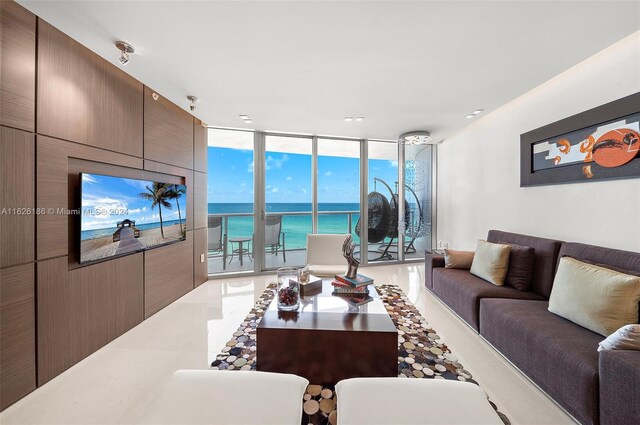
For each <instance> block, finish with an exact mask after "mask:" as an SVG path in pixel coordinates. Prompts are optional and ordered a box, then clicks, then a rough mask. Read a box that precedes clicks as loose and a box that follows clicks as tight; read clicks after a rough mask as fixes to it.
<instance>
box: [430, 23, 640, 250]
mask: <svg viewBox="0 0 640 425" xmlns="http://www.w3.org/2000/svg"><path fill="white" fill-rule="evenodd" d="M513 78H517V76H515V75H514V76H513ZM638 91H640V31H638V32H635V33H634V34H632V35H631V36H629V37H627V38H625V39H623V40H621V41H620V42H618V43H616V44H614V45H612V46H610V47H609V48H607V49H605V50H603V51H602V52H600V53H598V54H596V55H594V56H592V57H591V58H589V59H587V60H586V61H584V62H582V63H580V64H578V65H576V66H574V67H573V68H570V69H569V70H567V71H565V72H563V73H562V74H560V75H558V76H556V77H554V78H552V79H551V80H549V81H547V82H546V83H544V84H542V85H541V86H539V87H537V88H535V89H533V90H531V91H530V92H528V93H526V94H524V95H522V96H521V97H519V98H517V99H515V100H513V101H512V102H510V103H508V104H506V105H504V106H503V107H501V108H499V109H497V110H496V111H494V112H491V113H489V114H487V115H486V116H483V117H481V118H480V119H478V121H476V122H474V123H472V124H471V125H469V126H467V127H465V128H464V129H463V130H461V131H460V132H458V133H456V134H454V135H453V136H452V137H450V138H448V139H447V140H445V141H444V142H443V143H442V144H441V145H440V146H439V147H438V193H437V197H438V226H437V232H438V233H437V238H438V240H439V241H446V242H448V244H449V247H451V248H454V249H455V248H458V249H473V248H474V247H475V242H476V241H477V239H479V238H486V236H487V231H488V230H489V229H500V230H506V231H512V232H517V233H524V234H530V235H536V236H542V237H549V238H557V239H560V240H564V241H574V242H584V243H590V244H596V245H602V246H608V247H614V248H618V249H625V250H631V251H636V252H640V178H634V179H627V180H614V181H594V182H588V183H573V184H562V185H555V186H541V187H527V188H520V165H519V164H520V134H522V133H525V132H527V131H530V130H533V129H535V128H538V127H541V126H544V125H546V124H549V123H552V122H554V121H558V120H560V119H562V118H566V117H568V116H571V115H574V114H577V113H580V112H582V111H585V110H587V109H591V108H593V107H596V106H599V105H602V104H604V103H607V102H610V101H613V100H616V99H619V98H621V97H624V96H627V95H630V94H632V93H635V92H638ZM478 106H480V107H481V106H482V105H478Z"/></svg>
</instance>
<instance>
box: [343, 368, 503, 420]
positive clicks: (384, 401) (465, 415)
mask: <svg viewBox="0 0 640 425" xmlns="http://www.w3.org/2000/svg"><path fill="white" fill-rule="evenodd" d="M336 395H337V396H338V412H337V413H338V423H339V424H340V425H376V424H379V425H400V424H401V425H413V424H416V425H417V424H420V425H425V424H433V425H436V424H437V425H445V424H446V425H454V424H455V425H472V424H473V425H485V424H492V425H503V423H502V421H501V420H500V417H499V416H498V414H497V413H496V411H495V410H494V409H493V407H491V405H490V404H489V401H488V400H487V396H486V395H485V393H484V391H482V389H480V387H478V386H477V385H475V384H471V383H468V382H460V381H446V380H442V379H437V380H436V379H410V378H408V379H404V378H353V379H345V380H343V381H340V382H338V385H336Z"/></svg>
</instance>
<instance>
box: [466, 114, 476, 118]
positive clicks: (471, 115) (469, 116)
mask: <svg viewBox="0 0 640 425" xmlns="http://www.w3.org/2000/svg"><path fill="white" fill-rule="evenodd" d="M464 117H465V118H473V117H475V115H473V114H469V115H465V116H464Z"/></svg>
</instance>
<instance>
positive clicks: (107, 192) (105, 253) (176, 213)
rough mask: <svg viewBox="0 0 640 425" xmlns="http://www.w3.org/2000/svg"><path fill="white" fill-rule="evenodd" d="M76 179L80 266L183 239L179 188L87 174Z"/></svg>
mask: <svg viewBox="0 0 640 425" xmlns="http://www.w3.org/2000/svg"><path fill="white" fill-rule="evenodd" d="M81 177H82V189H81V192H82V195H81V198H82V208H81V211H80V216H81V218H80V235H81V236H80V238H81V240H80V262H81V263H86V262H90V261H96V260H100V259H103V258H107V257H112V256H119V255H124V254H129V253H132V252H137V251H142V250H144V249H148V248H152V247H154V246H157V245H164V244H167V243H171V242H176V241H179V240H183V239H184V238H185V236H186V215H187V188H186V186H185V185H176V184H169V183H162V182H154V181H148V180H138V179H128V178H122V177H111V176H104V175H99V174H88V173H82V175H81Z"/></svg>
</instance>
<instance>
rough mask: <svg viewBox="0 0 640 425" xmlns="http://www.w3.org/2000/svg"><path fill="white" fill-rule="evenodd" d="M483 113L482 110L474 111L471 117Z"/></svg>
mask: <svg viewBox="0 0 640 425" xmlns="http://www.w3.org/2000/svg"><path fill="white" fill-rule="evenodd" d="M483 112H484V109H476V110H475V111H473V112H472V114H473V115H478V114H481V113H483Z"/></svg>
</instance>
